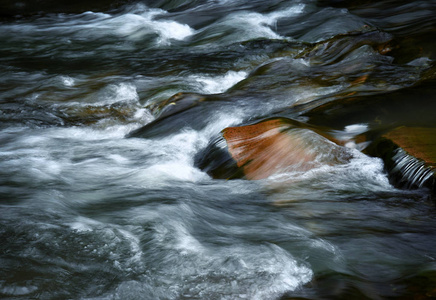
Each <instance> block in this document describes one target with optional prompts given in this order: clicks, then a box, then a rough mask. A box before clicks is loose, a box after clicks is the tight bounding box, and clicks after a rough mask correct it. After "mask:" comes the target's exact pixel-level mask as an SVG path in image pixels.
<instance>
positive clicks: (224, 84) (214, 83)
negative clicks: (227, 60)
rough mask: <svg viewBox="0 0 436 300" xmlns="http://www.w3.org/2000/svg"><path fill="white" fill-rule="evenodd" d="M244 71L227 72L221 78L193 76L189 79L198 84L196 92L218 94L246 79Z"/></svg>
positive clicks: (246, 74)
mask: <svg viewBox="0 0 436 300" xmlns="http://www.w3.org/2000/svg"><path fill="white" fill-rule="evenodd" d="M247 76H248V73H247V72H245V71H228V72H227V73H226V74H224V75H222V76H200V75H193V76H191V77H190V78H191V79H193V80H195V81H196V82H198V83H199V85H200V86H199V87H198V88H197V89H198V92H200V93H203V94H218V93H223V92H225V91H227V90H228V89H229V88H231V87H232V86H234V85H235V84H237V83H238V82H240V81H241V80H244V79H245V78H247Z"/></svg>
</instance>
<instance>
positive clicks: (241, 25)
mask: <svg viewBox="0 0 436 300" xmlns="http://www.w3.org/2000/svg"><path fill="white" fill-rule="evenodd" d="M304 9H305V5H304V4H297V5H294V6H291V7H289V8H287V9H284V10H282V11H278V12H272V13H268V14H261V13H257V12H250V11H241V12H235V13H231V14H230V15H228V16H226V17H224V18H223V19H221V20H220V21H217V22H215V23H213V24H212V25H210V26H208V27H206V28H204V29H203V30H200V31H199V32H207V33H208V34H207V39H210V38H211V37H219V44H220V45H223V44H232V43H235V42H242V41H248V40H252V39H259V38H268V39H288V40H289V39H291V38H290V37H284V36H281V35H280V34H278V33H276V29H277V28H276V27H277V21H278V20H280V19H283V18H293V17H296V16H298V15H300V14H301V13H302V12H303V11H304ZM223 33H226V34H223Z"/></svg>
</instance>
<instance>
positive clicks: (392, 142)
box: [365, 126, 436, 194]
mask: <svg viewBox="0 0 436 300" xmlns="http://www.w3.org/2000/svg"><path fill="white" fill-rule="evenodd" d="M365 152H366V153H368V154H370V155H372V156H377V157H380V158H382V159H383V161H384V163H385V166H386V169H387V171H388V173H389V177H390V179H391V182H392V183H393V184H394V185H396V186H398V187H403V188H420V187H428V188H429V189H430V190H431V191H432V193H433V194H435V192H436V128H423V127H404V126H403V127H398V128H395V129H393V130H390V131H388V132H386V133H384V134H383V135H382V136H381V137H380V138H378V139H376V140H375V141H374V142H373V143H372V144H371V145H370V146H369V147H368V148H367V149H366V150H365Z"/></svg>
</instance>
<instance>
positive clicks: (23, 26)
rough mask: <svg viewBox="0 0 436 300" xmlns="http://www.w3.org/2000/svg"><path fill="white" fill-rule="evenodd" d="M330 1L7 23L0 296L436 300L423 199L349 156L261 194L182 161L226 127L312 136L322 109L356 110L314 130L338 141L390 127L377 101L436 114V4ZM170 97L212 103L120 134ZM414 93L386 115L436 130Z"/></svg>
mask: <svg viewBox="0 0 436 300" xmlns="http://www.w3.org/2000/svg"><path fill="white" fill-rule="evenodd" d="M361 2H365V1H361ZM340 4H341V2H340V1H331V3H330V2H329V1H318V2H317V1H314V0H290V1H280V0H274V1H265V0H264V1H257V0H256V1H248V0H234V1H228V0H202V1H170V0H168V1H164V0H162V1H154V2H153V1H144V2H129V3H128V4H125V5H122V6H119V7H117V8H114V9H113V10H107V7H106V6H104V11H97V10H93V11H83V12H77V13H68V14H66V13H59V12H52V13H50V12H49V13H44V12H42V13H41V12H40V13H38V14H34V15H29V16H26V17H4V19H3V21H2V22H1V23H0V120H1V123H0V196H1V198H0V240H1V244H0V245H1V246H0V274H1V275H0V297H4V298H10V299H29V298H32V299H34V298H39V299H66V298H68V299H294V298H299V299H386V298H390V299H393V298H395V299H412V298H413V297H417V298H415V299H427V298H431V297H432V296H436V290H435V286H436V225H435V219H436V214H435V209H434V205H433V204H432V202H431V201H430V200H428V198H427V196H426V195H427V191H426V190H425V189H424V190H423V189H418V190H410V191H408V190H400V189H397V188H395V187H393V186H392V185H391V184H390V183H389V180H388V177H387V175H386V173H385V171H384V167H383V163H382V161H381V160H380V159H379V158H374V157H369V156H367V155H365V154H363V153H361V152H359V150H358V149H359V147H358V145H357V146H355V147H352V148H350V149H349V150H348V151H349V152H350V154H351V156H352V159H350V161H349V162H347V163H345V164H340V165H334V166H331V165H320V166H318V167H316V168H314V169H311V170H310V171H307V172H304V173H301V172H300V173H299V172H289V173H283V174H276V175H273V176H270V177H269V178H267V179H262V180H257V181H248V180H242V179H241V180H229V181H225V180H217V179H212V178H211V177H209V176H208V175H207V174H206V173H204V172H203V171H201V170H200V169H198V168H196V167H195V166H194V158H195V156H196V155H197V154H198V153H199V152H200V151H201V150H202V149H204V148H205V147H206V146H207V144H208V143H209V142H210V140H211V139H213V138H214V137H215V136H216V135H217V134H218V133H219V132H220V131H221V130H223V129H224V128H226V127H228V126H235V125H239V124H242V123H244V122H250V121H253V120H258V119H261V118H266V117H270V116H273V115H281V116H286V117H288V118H294V119H297V120H300V121H309V122H310V117H309V116H310V110H312V109H314V108H317V107H320V106H321V105H323V104H325V103H329V102H332V101H335V100H340V99H348V98H350V97H351V96H352V97H360V98H359V99H364V100H365V99H367V100H368V102H367V103H368V105H367V108H366V109H367V110H366V111H365V110H364V109H362V111H361V114H356V113H354V114H350V115H349V116H351V117H349V118H345V117H344V118H341V119H340V120H333V121H331V122H330V123H329V120H327V121H326V122H324V123H326V124H323V125H324V126H326V127H330V128H331V130H332V132H336V133H337V134H338V136H342V137H344V136H347V135H351V136H352V135H356V134H358V133H361V132H364V131H367V130H370V129H374V128H376V127H377V126H379V127H383V126H387V124H390V123H392V120H391V119H392V116H391V115H390V114H389V113H388V112H390V111H391V109H392V110H393V111H395V110H396V109H398V106H396V104H395V103H394V102H393V100H392V97H391V98H389V96H387V101H388V100H389V99H390V100H389V101H388V102H386V103H387V105H385V106H383V105H381V104H380V102H382V101H383V99H384V98H383V97H384V96H380V95H385V94H388V95H391V94H389V93H394V94H392V95H398V94H402V95H406V94H407V91H408V89H410V88H412V89H418V90H421V91H422V93H423V94H421V95H425V97H421V98H425V99H426V100H427V101H430V100H429V99H433V100H436V98H434V91H435V89H434V82H435V81H434V78H435V76H434V74H435V71H434V70H435V69H434V66H435V64H434V61H435V59H436V53H435V49H436V47H435V40H434V34H435V32H436V25H435V24H436V2H435V1H430V0H427V1H424V0H422V1H410V2H406V1H376V2H374V3H371V2H370V1H367V3H366V4H365V5H364V6H353V7H349V9H347V8H344V7H340V6H341V5H340ZM59 6H62V4H59ZM102 7H103V6H102ZM420 86H421V88H420ZM403 90H406V94H404V93H403V92H402V91H403ZM398 91H400V92H398ZM180 92H186V93H194V94H193V96H192V97H193V98H194V99H195V97H197V98H198V97H200V96H196V95H197V94H198V95H200V94H201V95H204V97H206V100H205V101H202V102H200V103H199V104H198V105H196V106H193V107H192V108H190V109H188V110H186V111H184V112H182V113H179V114H174V115H173V116H170V117H168V118H166V119H163V120H162V122H161V124H158V125H159V126H157V129H156V130H155V132H153V136H152V137H151V138H141V137H132V138H128V137H127V136H128V134H129V133H131V132H132V131H134V130H135V129H138V128H140V127H142V126H144V125H146V124H148V123H150V122H152V121H153V120H154V119H155V118H156V117H157V115H158V112H159V110H160V107H161V104H162V103H164V101H165V100H167V99H168V98H169V97H171V96H173V95H174V94H176V93H180ZM395 93H398V94H395ZM410 94H411V96H409V97H408V98H407V99H406V100H407V102H408V103H409V104H408V105H409V108H410V107H411V108H412V109H411V110H410V109H408V110H407V112H406V113H405V112H403V113H402V114H399V113H397V114H395V116H399V117H401V120H404V121H407V122H412V123H413V122H415V123H416V122H419V121H422V118H424V119H425V118H427V119H426V120H427V121H426V122H427V123H433V124H430V125H433V126H434V125H435V121H434V117H433V113H432V112H434V110H433V111H431V110H430V113H429V112H428V111H429V110H428V107H429V106H428V105H427V104H426V105H427V106H425V107H422V106H423V105H424V104H422V103H421V102H420V101H424V100H423V99H421V98H420V97H418V98H420V99H415V98H414V95H420V94H419V93H410ZM372 97H379V98H375V99H381V100H380V101H377V103H374V101H373V102H371V99H374V98H372ZM431 97H433V98H431ZM403 100H404V99H403ZM361 102H362V100H360V103H361ZM430 102H431V101H430ZM410 103H413V104H410ZM432 103H433V104H432V105H434V103H435V101H433V102H432ZM380 105H381V106H380ZM374 107H375V108H376V109H380V111H381V116H382V118H381V119H377V122H373V121H372V119H371V118H372V116H373V110H372V109H374ZM432 107H433V108H434V106H432ZM414 109H416V110H418V111H420V109H421V110H422V112H423V113H422V114H419V116H418V117H415V118H414V119H413V118H412V117H413V113H412V112H411V111H413V110H414ZM368 111H369V112H368ZM359 113H360V112H359ZM428 114H430V115H431V116H428ZM356 115H357V116H356ZM403 115H407V117H404V118H403V117H402V116H403ZM410 115H412V117H411V118H412V119H410V120H409V119H407V118H408V116H410ZM352 116H354V117H352ZM359 116H364V117H359ZM406 119H407V120H406ZM315 121H316V122H318V123H322V122H321V121H319V120H317V119H314V122H315ZM397 121H398V120H396V122H397ZM427 125H429V124H427Z"/></svg>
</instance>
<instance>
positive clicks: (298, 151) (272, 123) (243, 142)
mask: <svg viewBox="0 0 436 300" xmlns="http://www.w3.org/2000/svg"><path fill="white" fill-rule="evenodd" d="M297 123H298V122H295V121H292V120H289V119H286V118H272V119H268V120H264V121H261V122H258V123H256V124H252V125H246V126H238V127H228V128H225V129H224V130H223V131H222V136H221V137H220V138H218V139H217V140H215V141H213V142H212V143H211V144H209V146H208V147H207V148H206V150H205V151H204V152H203V153H201V154H200V155H199V158H198V159H197V166H198V167H199V168H201V169H203V170H205V171H206V172H208V173H209V174H211V175H212V176H214V177H215V178H225V179H231V178H235V177H240V176H244V178H246V179H250V180H257V179H263V178H266V177H269V176H271V175H273V174H278V173H283V172H305V171H308V170H310V169H312V168H314V167H317V166H318V167H319V166H320V165H332V164H341V163H345V162H346V161H347V160H348V159H349V158H350V157H351V154H350V153H349V152H347V150H346V149H345V148H344V147H341V146H339V145H336V144H334V143H333V142H331V141H329V140H328V139H326V138H325V137H323V136H321V135H319V134H317V133H315V132H314V131H312V130H310V129H307V128H304V127H301V126H300V127H299V126H297V125H296V124H297Z"/></svg>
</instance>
